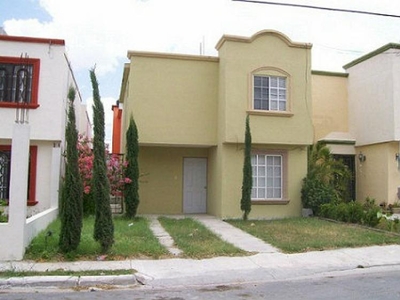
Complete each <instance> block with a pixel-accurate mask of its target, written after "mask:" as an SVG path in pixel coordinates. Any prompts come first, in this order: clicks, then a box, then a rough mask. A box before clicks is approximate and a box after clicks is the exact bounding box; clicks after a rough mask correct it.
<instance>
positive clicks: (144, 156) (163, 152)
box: [138, 147, 208, 214]
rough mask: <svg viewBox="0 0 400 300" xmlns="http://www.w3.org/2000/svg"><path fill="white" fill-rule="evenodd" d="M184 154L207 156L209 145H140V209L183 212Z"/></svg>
mask: <svg viewBox="0 0 400 300" xmlns="http://www.w3.org/2000/svg"><path fill="white" fill-rule="evenodd" d="M184 157H208V149H207V148H177V147H176V148H174V147H140V149H139V168H140V174H141V177H140V186H139V196H140V205H139V210H138V213H141V214H143V213H160V214H181V213H182V207H183V205H182V203H183V202H182V201H183V197H182V189H183V158H184Z"/></svg>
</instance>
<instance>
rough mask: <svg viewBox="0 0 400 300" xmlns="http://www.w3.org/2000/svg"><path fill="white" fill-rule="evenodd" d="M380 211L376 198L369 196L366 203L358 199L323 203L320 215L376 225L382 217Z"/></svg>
mask: <svg viewBox="0 0 400 300" xmlns="http://www.w3.org/2000/svg"><path fill="white" fill-rule="evenodd" d="M380 211H381V208H380V207H379V206H377V205H376V204H375V200H374V199H369V198H367V199H366V202H365V204H361V203H359V202H356V201H352V202H347V203H346V202H341V203H326V204H323V205H321V208H320V214H319V216H321V217H324V218H328V219H333V220H337V221H341V222H348V223H355V224H363V225H367V226H370V227H376V226H377V225H378V224H379V221H380V219H381V214H380Z"/></svg>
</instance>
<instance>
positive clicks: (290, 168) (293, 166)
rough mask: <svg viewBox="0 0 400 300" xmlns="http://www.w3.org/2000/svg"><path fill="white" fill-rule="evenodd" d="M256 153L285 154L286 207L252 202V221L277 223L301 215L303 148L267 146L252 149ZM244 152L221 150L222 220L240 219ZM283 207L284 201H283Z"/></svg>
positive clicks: (230, 146)
mask: <svg viewBox="0 0 400 300" xmlns="http://www.w3.org/2000/svg"><path fill="white" fill-rule="evenodd" d="M254 149H257V150H270V151H276V150H283V151H285V152H286V153H287V157H288V159H287V169H286V172H287V173H286V175H287V177H286V180H284V181H285V183H284V184H285V185H286V189H287V196H288V200H290V201H289V203H287V204H279V202H278V201H276V202H278V204H277V203H276V202H275V203H274V204H272V203H270V204H266V203H263V204H257V203H259V202H256V201H253V204H252V209H251V213H250V215H249V218H251V219H276V218H282V217H292V216H300V215H301V198H300V190H301V183H302V179H303V178H304V177H305V174H306V172H307V150H306V148H305V147H287V146H285V145H280V146H279V145H277V146H266V145H254ZM243 150H244V146H243V144H241V145H233V144H226V145H224V146H223V152H224V153H223V156H224V158H225V159H224V160H223V162H222V165H223V167H222V169H223V172H222V173H223V175H222V181H221V189H222V196H221V201H222V213H221V215H220V217H221V218H224V219H231V218H241V217H242V214H243V213H242V211H241V210H240V198H241V193H242V191H241V188H242V178H243V173H242V172H243V171H242V170H243V155H244V154H243ZM282 203H283V201H282Z"/></svg>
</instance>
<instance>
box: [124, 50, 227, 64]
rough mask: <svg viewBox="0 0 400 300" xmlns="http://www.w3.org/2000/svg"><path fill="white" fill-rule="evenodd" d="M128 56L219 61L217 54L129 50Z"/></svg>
mask: <svg viewBox="0 0 400 300" xmlns="http://www.w3.org/2000/svg"><path fill="white" fill-rule="evenodd" d="M127 56H128V58H129V59H131V58H132V57H150V58H168V59H180V60H198V61H213V62H218V61H219V58H218V57H216V56H205V55H193V54H177V53H161V52H147V51H128V54H127Z"/></svg>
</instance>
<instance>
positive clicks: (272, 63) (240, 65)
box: [218, 31, 313, 144]
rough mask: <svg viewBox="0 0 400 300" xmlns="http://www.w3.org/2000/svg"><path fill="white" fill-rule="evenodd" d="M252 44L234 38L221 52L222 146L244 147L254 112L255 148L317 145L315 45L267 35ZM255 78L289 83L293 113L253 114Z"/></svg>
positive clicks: (260, 36)
mask: <svg viewBox="0 0 400 300" xmlns="http://www.w3.org/2000/svg"><path fill="white" fill-rule="evenodd" d="M250 40H251V42H246V39H244V40H243V41H242V40H240V39H235V38H232V39H229V38H228V39H226V40H225V41H224V43H223V44H222V45H221V46H220V47H219V48H218V50H219V57H220V73H219V76H220V77H219V81H220V95H219V97H220V98H219V101H221V104H220V110H219V116H218V117H219V122H220V123H219V124H220V125H219V126H220V128H219V130H220V131H221V134H222V137H221V138H222V142H230V143H236V142H243V140H244V135H243V122H244V120H245V118H246V114H247V113H251V114H252V113H254V114H256V115H254V117H253V116H252V138H253V142H254V143H268V144H310V143H312V139H313V129H312V120H311V114H312V103H311V88H310V87H311V85H310V84H311V56H310V48H309V46H308V45H306V44H296V46H293V45H292V46H290V45H291V42H290V41H289V40H287V37H284V36H283V35H282V34H280V33H276V32H272V33H270V32H267V31H266V32H262V33H259V34H256V35H254V36H253V37H252V38H251V39H250ZM250 40H249V41H250ZM253 74H263V75H273V76H277V75H280V76H285V77H286V78H287V112H271V111H268V112H266V111H257V112H254V111H253V109H252V99H253V82H252V80H253Z"/></svg>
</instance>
